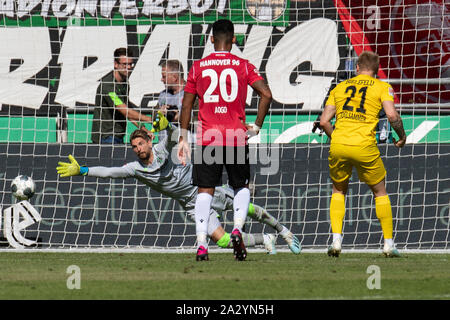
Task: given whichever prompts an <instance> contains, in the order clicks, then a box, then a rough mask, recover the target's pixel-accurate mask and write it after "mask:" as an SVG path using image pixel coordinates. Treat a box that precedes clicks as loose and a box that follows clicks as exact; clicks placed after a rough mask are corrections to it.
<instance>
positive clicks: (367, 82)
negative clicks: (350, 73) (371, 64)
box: [346, 79, 375, 86]
mask: <svg viewBox="0 0 450 320" xmlns="http://www.w3.org/2000/svg"><path fill="white" fill-rule="evenodd" d="M346 83H348V84H356V85H360V86H373V85H374V84H375V81H373V80H356V79H349V80H347V81H346Z"/></svg>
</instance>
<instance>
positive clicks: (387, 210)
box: [375, 195, 394, 239]
mask: <svg viewBox="0 0 450 320" xmlns="http://www.w3.org/2000/svg"><path fill="white" fill-rule="evenodd" d="M375 211H376V213H377V218H378V220H380V223H381V230H383V236H384V239H392V233H393V229H394V228H393V225H392V208H391V201H390V200H389V196H387V195H386V196H382V197H376V198H375Z"/></svg>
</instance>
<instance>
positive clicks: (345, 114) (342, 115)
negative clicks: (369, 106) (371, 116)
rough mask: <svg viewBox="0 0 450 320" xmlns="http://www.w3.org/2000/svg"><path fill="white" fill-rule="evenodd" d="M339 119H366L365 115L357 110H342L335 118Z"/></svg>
mask: <svg viewBox="0 0 450 320" xmlns="http://www.w3.org/2000/svg"><path fill="white" fill-rule="evenodd" d="M339 119H351V120H357V121H366V119H367V118H366V116H365V115H364V114H361V113H359V112H348V111H343V112H341V113H339V114H337V115H336V120H339Z"/></svg>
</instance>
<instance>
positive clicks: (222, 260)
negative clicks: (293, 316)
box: [0, 251, 450, 300]
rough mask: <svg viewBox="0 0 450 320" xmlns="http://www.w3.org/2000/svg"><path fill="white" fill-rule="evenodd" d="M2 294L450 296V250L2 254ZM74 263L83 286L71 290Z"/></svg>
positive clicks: (10, 296)
mask: <svg viewBox="0 0 450 320" xmlns="http://www.w3.org/2000/svg"><path fill="white" fill-rule="evenodd" d="M1 261H2V273H1V275H0V288H1V290H0V299H44V300H47V299H58V300H60V299H127V300H128V299H133V300H140V299H167V300H179V299H190V300H198V299H204V300H211V299H219V300H229V299H233V300H235V299H246V300H259V299H277V300H287V299H450V272H449V265H450V264H449V262H450V254H416V253H404V254H403V257H402V258H394V259H387V258H385V257H383V256H382V255H381V253H380V254H377V253H342V254H341V256H340V257H339V258H331V257H328V256H327V255H326V253H325V252H324V253H302V254H300V255H293V254H290V253H278V254H277V255H274V256H271V255H266V254H264V253H259V252H258V253H257V252H255V253H252V252H251V251H250V252H249V255H248V257H247V260H246V261H244V262H238V261H234V260H233V257H232V253H228V252H227V253H210V261H202V262H196V261H195V254H193V253H50V252H31V253H30V252H26V253H17V252H2V253H1ZM70 265H77V266H78V267H79V268H80V273H81V288H80V289H79V290H77V289H72V290H69V289H68V288H67V285H66V282H67V279H68V278H69V277H70V276H71V274H68V273H67V268H68V267H69V266H70ZM371 265H376V266H378V267H379V268H380V273H381V289H373V290H369V289H368V288H367V286H366V282H367V279H368V278H369V277H370V276H371V275H372V273H367V268H368V267H369V266H371Z"/></svg>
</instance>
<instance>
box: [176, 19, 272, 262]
mask: <svg viewBox="0 0 450 320" xmlns="http://www.w3.org/2000/svg"><path fill="white" fill-rule="evenodd" d="M235 41H236V37H235V36H234V26H233V23H232V22H231V21H229V20H218V21H216V22H214V24H213V27H212V37H211V42H212V43H213V44H214V50H215V51H214V52H213V53H211V54H210V55H208V56H207V57H205V58H203V59H200V60H198V61H195V62H194V64H193V66H192V67H191V70H190V71H189V75H188V79H187V83H186V86H185V88H184V98H183V104H182V109H181V117H180V127H181V134H180V138H179V146H178V157H179V160H180V161H181V162H182V163H183V164H186V161H187V159H188V157H189V155H190V149H189V145H188V142H187V129H188V126H189V122H190V120H191V119H190V118H191V110H192V107H193V105H194V101H195V99H196V97H197V96H198V98H199V114H198V128H197V143H196V148H195V151H194V167H193V174H192V183H193V185H195V186H198V195H197V199H196V203H195V222H196V224H195V225H196V233H197V245H198V250H197V260H207V259H208V244H207V241H206V239H207V238H206V236H207V226H208V219H209V211H210V208H211V201H212V198H213V194H214V189H215V187H216V186H219V185H221V184H222V173H223V167H224V166H225V169H226V171H227V174H228V180H229V185H230V186H231V187H233V189H234V193H235V196H234V201H233V207H234V228H233V231H232V233H231V238H232V241H233V249H234V256H235V258H236V259H237V260H244V259H245V258H246V256H247V251H246V249H245V246H244V244H243V241H242V235H241V233H242V228H243V226H244V223H245V219H246V218H247V212H248V206H249V203H250V190H249V189H248V183H249V180H250V163H249V155H248V152H249V150H248V145H247V139H248V135H249V134H250V135H254V134H258V132H259V130H260V128H261V127H262V125H263V122H264V118H265V116H266V114H267V112H268V110H269V105H270V103H271V101H272V92H271V91H270V88H269V87H268V85H267V84H266V82H265V81H264V79H263V78H262V77H261V75H260V74H259V72H258V70H257V69H256V67H255V66H254V65H252V64H251V63H250V62H249V61H247V60H245V59H242V58H239V57H238V56H235V55H233V54H231V53H230V51H231V48H232V46H233V43H235ZM249 85H250V86H251V87H252V88H253V89H254V90H255V91H256V93H257V94H258V95H259V96H260V100H259V104H258V114H257V117H256V120H255V124H254V125H253V126H248V125H246V122H245V101H246V99H247V89H248V86H249Z"/></svg>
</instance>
